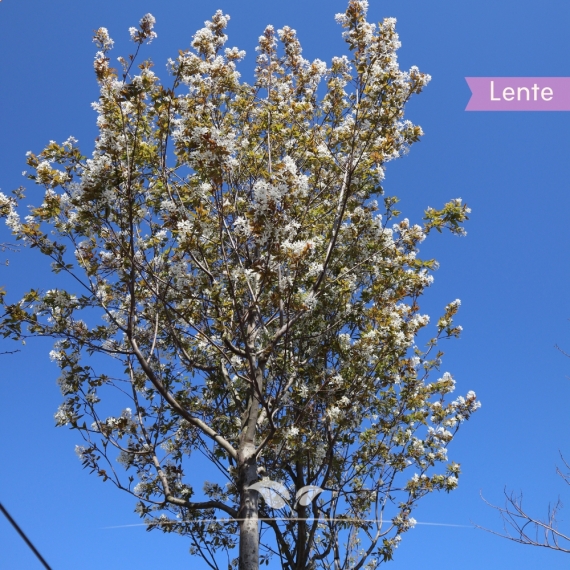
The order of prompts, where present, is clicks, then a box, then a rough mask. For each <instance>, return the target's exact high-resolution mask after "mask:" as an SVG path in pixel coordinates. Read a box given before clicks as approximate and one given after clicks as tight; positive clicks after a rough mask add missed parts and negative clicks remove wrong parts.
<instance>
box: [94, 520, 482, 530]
mask: <svg viewBox="0 0 570 570" xmlns="http://www.w3.org/2000/svg"><path fill="white" fill-rule="evenodd" d="M244 520H246V519H200V520H195V521H161V522H160V524H182V523H184V522H189V523H190V522H201V523H210V524H211V523H232V522H240V521H244ZM257 520H258V521H311V522H314V521H319V522H321V521H322V522H345V523H346V522H371V523H374V522H385V521H382V520H381V519H352V520H351V519H339V518H336V519H327V518H322V519H315V518H306V519H305V518H296V517H271V518H258V519H257ZM416 524H420V525H425V526H451V527H456V528H473V527H472V526H470V525H466V524H447V523H432V522H417V521H416ZM134 526H148V525H147V524H146V523H138V524H123V525H119V526H105V527H103V530H106V529H114V528H129V527H134Z"/></svg>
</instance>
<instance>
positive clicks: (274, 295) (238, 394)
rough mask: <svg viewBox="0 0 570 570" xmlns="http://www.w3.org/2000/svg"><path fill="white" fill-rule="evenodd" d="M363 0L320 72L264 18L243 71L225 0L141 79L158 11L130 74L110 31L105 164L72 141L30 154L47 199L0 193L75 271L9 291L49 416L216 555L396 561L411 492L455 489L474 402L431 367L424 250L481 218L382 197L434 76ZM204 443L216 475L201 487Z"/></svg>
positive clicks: (35, 242) (153, 515) (245, 562)
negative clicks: (405, 61) (51, 363)
mask: <svg viewBox="0 0 570 570" xmlns="http://www.w3.org/2000/svg"><path fill="white" fill-rule="evenodd" d="M366 9H367V2H366V1H365V0H350V1H349V3H348V7H347V10H346V13H344V14H340V15H338V16H337V21H338V22H339V23H340V24H341V25H342V26H343V28H344V29H345V31H344V37H345V39H346V41H347V43H348V46H349V48H350V51H351V53H352V57H351V58H350V59H349V58H348V57H346V56H343V57H337V58H333V60H332V63H331V64H330V66H327V65H326V64H325V63H323V62H322V61H320V60H315V61H313V62H309V61H307V60H305V59H304V58H303V57H302V55H301V46H300V44H299V41H298V40H297V38H296V35H295V31H294V30H292V29H290V28H288V27H285V28H283V29H282V30H278V31H277V32H275V31H274V29H273V27H271V26H268V27H267V28H266V29H265V31H264V33H263V35H262V36H261V37H260V39H259V47H258V48H257V50H258V56H257V67H256V70H255V82H254V84H253V85H248V84H245V83H242V82H240V79H239V74H238V72H237V71H236V63H237V62H238V61H239V60H241V59H242V58H243V57H244V55H245V54H244V52H242V51H239V50H238V49H236V48H232V49H227V48H224V44H225V42H226V39H227V37H226V35H225V32H224V30H225V28H226V25H227V22H228V19H229V17H228V16H225V15H223V14H222V12H220V11H218V12H217V13H216V14H215V15H214V17H213V18H212V21H208V22H206V24H205V28H203V29H201V30H199V31H198V32H197V33H196V34H195V36H194V39H193V42H192V50H189V51H186V52H181V53H180V55H179V57H178V58H177V59H176V60H175V61H172V60H171V61H169V68H170V72H171V74H172V77H173V79H172V84H171V87H165V86H163V85H162V84H161V83H160V82H159V80H158V78H157V77H156V75H155V74H154V73H153V72H152V71H151V63H150V62H149V61H144V62H142V63H141V64H140V65H139V70H140V72H138V74H135V73H134V71H133V69H134V68H133V65H134V62H135V59H136V55H137V54H138V51H139V48H140V47H141V45H142V44H143V43H144V42H146V41H148V42H150V41H151V40H152V39H153V38H154V37H155V36H156V34H155V33H154V31H153V24H154V18H153V17H152V16H151V15H150V14H147V15H146V16H145V17H144V18H143V19H142V20H141V22H140V27H139V28H138V29H135V28H131V30H130V32H131V37H132V39H133V41H134V42H135V44H136V45H137V50H136V53H135V54H134V55H132V56H129V58H128V59H122V58H119V61H120V63H121V66H122V72H116V71H115V70H114V69H112V68H111V67H110V66H109V57H108V52H109V50H110V49H111V48H112V45H113V41H112V40H111V39H110V38H109V35H108V33H107V30H106V29H105V28H100V29H99V30H97V32H96V34H95V42H96V43H97V44H98V46H99V48H100V50H101V51H99V52H98V53H97V55H96V57H95V72H96V75H97V80H98V82H99V85H100V88H101V96H100V98H99V101H98V102H97V103H95V104H94V108H95V109H96V111H97V113H98V120H97V124H98V127H99V130H100V134H99V137H98V139H97V142H96V146H95V150H94V152H93V155H92V157H91V158H86V157H84V156H83V155H82V154H81V152H80V150H79V149H78V147H77V146H76V141H75V140H74V139H73V138H70V139H68V140H67V141H65V142H64V143H62V144H57V143H55V142H50V143H49V145H48V146H47V147H46V148H45V149H44V150H43V151H42V152H41V153H40V154H38V155H35V154H32V153H30V154H29V155H28V164H29V165H30V167H31V168H32V169H33V172H32V174H30V175H29V177H30V178H31V179H32V180H34V181H35V182H36V183H37V184H39V185H41V186H44V187H45V198H44V202H43V204H42V205H41V206H39V207H36V208H33V209H32V210H31V215H29V216H28V217H27V218H26V219H25V220H24V221H22V220H20V218H19V215H18V213H17V203H18V201H19V200H21V199H22V198H23V196H22V191H21V190H20V191H18V192H17V193H16V196H15V197H7V196H5V195H1V196H0V207H1V208H2V209H3V212H4V215H5V217H6V221H7V223H8V225H9V226H10V227H11V228H12V230H13V233H14V235H15V236H16V237H17V238H18V239H21V240H23V241H25V242H26V243H28V244H30V245H31V246H32V247H36V248H38V249H39V250H40V251H41V252H42V253H43V254H45V255H47V256H48V257H50V258H51V259H52V268H53V271H54V272H55V273H63V274H68V275H69V276H72V277H73V278H74V279H75V280H76V281H75V283H76V284H77V285H76V286H74V287H75V289H73V290H72V289H63V288H58V289H52V290H48V291H45V292H40V291H39V290H36V289H32V290H30V291H29V292H28V293H26V294H25V295H24V297H23V299H22V300H21V301H20V302H18V303H14V304H7V305H6V310H7V314H8V317H7V318H6V319H5V320H4V321H3V325H2V326H3V331H4V334H5V335H10V336H12V337H13V338H23V337H26V336H34V335H35V336H50V337H53V338H55V339H57V342H56V346H55V348H54V350H53V351H52V353H51V357H52V359H53V360H55V361H56V362H57V364H58V365H59V367H60V368H61V376H60V379H59V384H60V386H61V390H62V392H63V395H64V398H65V399H64V402H63V404H62V405H61V407H60V408H59V410H58V412H57V413H56V415H55V418H56V422H57V425H60V426H62V425H70V426H71V427H72V428H74V429H77V430H78V432H79V433H80V434H81V435H82V437H83V438H84V439H85V443H84V445H82V446H78V447H77V452H78V454H79V456H80V458H81V460H82V462H83V465H84V466H85V467H86V468H88V469H90V470H91V471H92V472H94V473H96V474H98V475H99V476H101V477H102V478H103V479H104V480H106V481H111V482H112V483H114V484H115V485H116V486H117V487H118V488H120V489H122V490H124V491H127V492H128V493H131V494H132V495H134V496H135V497H136V499H137V501H138V503H137V507H136V510H137V511H138V512H139V513H140V515H141V517H144V518H145V520H146V521H147V523H148V527H149V529H154V528H160V529H162V530H163V531H165V532H177V533H179V534H182V535H185V536H187V537H189V538H190V540H191V541H192V545H193V546H192V549H191V551H192V552H193V553H195V554H197V555H199V556H201V557H202V558H203V559H204V560H205V561H207V563H208V564H209V565H210V566H211V567H212V568H218V567H219V565H220V564H222V562H221V558H220V557H221V555H222V554H223V555H224V556H225V555H226V554H227V555H228V558H227V562H225V563H224V564H228V563H229V564H230V565H238V564H239V568H240V569H242V570H246V569H247V570H251V569H254V568H258V564H259V562H260V561H261V562H268V560H269V557H271V556H276V557H277V558H278V559H279V561H280V563H281V564H282V567H283V568H288V569H290V570H293V569H301V568H303V569H305V568H335V569H340V568H362V567H366V568H375V567H376V566H377V565H378V564H380V563H381V562H382V561H385V560H389V559H390V558H391V557H392V551H393V549H394V548H395V547H396V545H397V543H398V541H399V540H400V536H401V534H402V533H404V532H405V531H407V530H408V529H409V528H410V527H411V526H413V524H414V522H415V521H414V520H413V518H411V516H410V514H411V512H412V509H413V508H414V506H415V504H416V503H417V501H418V500H419V499H420V498H422V497H423V496H425V495H426V494H427V493H429V492H431V491H434V490H445V491H450V490H452V489H454V488H455V487H456V485H457V476H458V473H459V466H458V465H457V464H456V463H449V464H447V466H446V465H445V463H446V461H447V458H446V447H447V445H448V443H449V442H450V441H451V440H452V438H453V437H454V434H455V432H456V431H457V429H458V426H459V424H460V423H461V422H462V421H463V420H466V419H468V418H469V417H470V415H471V413H472V412H473V411H474V410H476V408H477V407H478V406H479V404H478V403H477V402H476V399H475V394H474V393H473V392H469V394H468V395H467V397H466V398H463V397H459V398H458V399H456V400H455V401H453V402H448V401H447V400H446V395H447V394H448V393H450V392H452V390H453V388H454V385H455V382H454V380H453V379H452V377H451V376H450V375H449V374H448V373H445V374H443V375H442V376H441V378H439V379H438V380H433V381H429V382H428V375H429V374H430V372H431V371H432V370H433V369H434V368H438V367H439V365H440V359H441V356H442V353H441V352H440V351H438V349H437V347H436V344H437V342H438V340H440V339H442V338H448V337H455V336H458V334H459V332H460V327H458V326H455V325H454V323H453V318H454V315H455V313H456V311H457V309H458V306H459V301H454V302H452V303H450V304H449V305H448V306H447V307H446V308H445V313H444V315H443V316H442V317H441V318H440V319H439V321H438V322H437V325H436V327H435V333H434V334H435V337H434V338H433V339H432V340H430V341H429V342H428V343H427V347H426V349H425V350H423V351H422V350H420V349H419V348H418V347H417V346H415V337H416V335H417V334H418V332H419V331H420V329H422V327H424V326H426V325H427V324H428V321H429V318H428V317H427V316H426V315H422V314H420V312H419V311H420V309H419V306H418V299H419V297H420V296H421V294H422V292H423V291H424V289H425V288H426V287H428V286H429V285H430V283H431V280H432V277H431V276H430V274H429V272H430V270H432V269H434V267H435V261H433V260H420V259H418V258H417V256H416V254H417V251H418V245H419V243H420V242H421V241H422V240H423V239H424V238H425V237H426V235H427V234H428V233H430V231H431V230H433V229H436V230H438V231H441V230H442V229H444V228H448V229H449V230H451V231H452V232H453V233H457V234H462V233H464V231H463V229H462V222H463V221H464V220H465V219H466V218H467V214H468V212H469V210H468V209H467V208H466V207H465V206H464V205H462V204H461V200H459V199H457V200H453V201H451V202H449V203H448V204H446V205H445V206H444V207H443V208H442V209H441V210H435V209H431V208H428V210H427V211H426V216H425V223H424V225H423V226H419V225H412V224H410V223H409V222H408V220H407V219H403V220H402V221H400V222H399V223H395V219H394V218H396V217H397V216H398V215H399V212H397V211H396V210H395V205H396V203H397V200H396V199H395V198H391V197H383V203H382V204H381V205H379V204H378V203H377V201H376V198H380V197H382V196H383V190H382V187H381V182H382V179H383V176H384V168H385V163H387V162H388V161H389V160H392V159H394V158H397V157H398V156H400V155H402V154H403V153H405V152H406V151H407V150H408V147H409V146H410V145H411V144H412V143H414V142H416V141H417V140H418V139H419V137H420V136H421V134H422V131H421V129H420V127H418V126H415V125H413V124H412V123H410V122H409V121H406V120H403V113H404V107H405V104H406V103H407V101H408V100H409V98H410V97H411V96H412V95H413V94H415V93H419V92H420V91H421V90H422V89H423V87H424V86H425V85H426V84H427V82H428V81H429V76H428V75H425V74H423V73H421V72H420V71H418V69H417V68H415V67H413V68H412V69H411V70H410V71H409V72H403V71H401V70H400V69H399V67H398V64H397V60H396V50H397V48H398V47H399V45H400V44H399V42H398V36H397V34H396V32H395V21H394V20H393V19H386V20H384V22H382V23H380V24H379V25H378V26H374V25H373V24H370V23H368V22H367V21H366ZM48 230H49V231H48ZM54 235H55V237H54ZM70 248H71V249H70ZM102 356H105V357H110V358H102ZM86 418H89V421H86ZM204 457H205V458H206V459H207V460H208V461H209V462H210V463H211V464H212V466H215V467H216V468H217V470H218V473H219V478H218V480H217V481H205V482H203V488H202V489H203V490H201V489H200V487H196V485H195V484H196V481H197V479H198V473H197V469H196V467H197V465H200V462H203V461H204V459H203V458H204ZM116 460H118V461H119V462H120V463H122V464H123V465H124V467H126V469H127V472H126V474H125V473H124V472H123V471H122V470H121V469H117V466H116ZM189 471H190V472H189ZM291 493H292V494H294V495H296V501H293V500H291V501H287V499H288V498H289V497H290V495H291ZM319 493H320V494H319ZM317 494H319V496H318V498H316V499H315V500H312V499H313V498H314V496H315V495H317ZM200 495H201V496H200ZM262 497H263V498H262ZM238 544H239V556H238V557H237V558H235V559H234V560H233V562H231V558H232V557H231V552H230V551H231V550H232V549H233V548H234V547H235V546H237V545H238Z"/></svg>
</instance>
